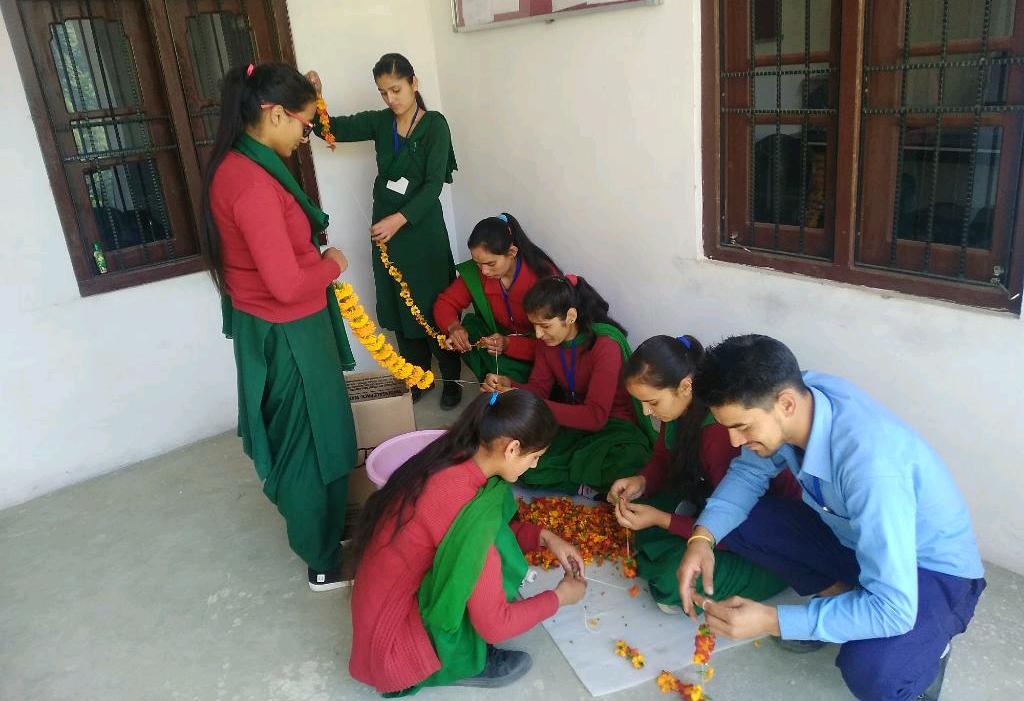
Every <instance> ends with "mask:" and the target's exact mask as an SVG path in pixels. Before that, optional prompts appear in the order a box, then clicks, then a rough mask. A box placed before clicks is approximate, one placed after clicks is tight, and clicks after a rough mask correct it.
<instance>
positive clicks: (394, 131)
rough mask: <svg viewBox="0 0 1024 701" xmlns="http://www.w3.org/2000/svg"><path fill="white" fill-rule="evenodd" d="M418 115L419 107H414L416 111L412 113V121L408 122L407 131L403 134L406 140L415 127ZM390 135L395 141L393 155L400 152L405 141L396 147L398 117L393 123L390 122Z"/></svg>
mask: <svg viewBox="0 0 1024 701" xmlns="http://www.w3.org/2000/svg"><path fill="white" fill-rule="evenodd" d="M419 115H420V106H419V105H416V111H415V112H413V113H412V121H411V122H409V131H407V132H405V138H406V140H408V139H409V134H411V133H412V128H413V127H414V126H416V117H418V116H419ZM391 135H392V136H393V137H394V139H395V155H396V156H397V155H398V152H399V151H401V150H402V146H405V141H403V142H402V146H399V145H398V117H395V119H394V121H393V122H391Z"/></svg>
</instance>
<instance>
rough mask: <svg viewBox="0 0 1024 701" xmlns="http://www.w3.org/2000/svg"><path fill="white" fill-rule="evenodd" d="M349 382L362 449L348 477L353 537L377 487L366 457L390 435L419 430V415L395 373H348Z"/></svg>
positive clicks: (348, 522) (349, 521)
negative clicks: (356, 526) (369, 474)
mask: <svg viewBox="0 0 1024 701" xmlns="http://www.w3.org/2000/svg"><path fill="white" fill-rule="evenodd" d="M345 384H346V385H347V386H348V397H349V401H350V402H351V403H352V417H353V419H354V420H355V425H356V447H357V448H358V450H359V455H358V463H357V465H356V468H355V469H354V470H352V473H351V474H350V475H349V480H348V508H347V510H346V513H345V538H349V537H350V536H351V531H352V526H353V525H354V524H355V523H356V521H357V520H358V519H359V515H360V513H361V512H362V506H363V504H364V503H366V500H367V499H369V498H370V495H371V494H373V492H374V490H375V489H376V487H375V486H374V484H373V482H371V481H370V478H369V477H368V476H367V474H366V456H367V455H369V454H370V451H371V450H373V449H374V448H376V447H377V446H378V445H380V444H381V443H383V442H384V441H386V440H388V439H389V438H394V437H395V436H397V435H400V434H402V433H408V432H410V431H415V430H416V417H415V415H414V414H413V411H412V394H410V392H409V389H408V388H407V387H406V386H405V383H404V382H401V381H399V380H396V379H395V378H394V377H392V376H391V375H387V374H380V373H372V372H359V373H345Z"/></svg>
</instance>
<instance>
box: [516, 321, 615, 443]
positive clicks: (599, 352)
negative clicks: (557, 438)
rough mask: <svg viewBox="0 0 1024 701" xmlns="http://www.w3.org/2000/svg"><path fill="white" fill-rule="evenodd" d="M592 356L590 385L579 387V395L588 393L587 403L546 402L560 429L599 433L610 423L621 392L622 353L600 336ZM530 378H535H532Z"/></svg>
mask: <svg viewBox="0 0 1024 701" xmlns="http://www.w3.org/2000/svg"><path fill="white" fill-rule="evenodd" d="M590 355H591V357H592V358H593V362H594V369H593V371H592V372H591V373H590V386H589V387H586V388H583V387H577V388H576V391H577V393H579V392H580V391H581V390H583V389H585V390H586V393H587V400H586V401H585V402H584V403H583V404H563V403H561V402H553V401H551V400H550V399H547V400H546V401H547V405H548V407H550V409H551V413H553V414H554V415H555V419H556V420H557V421H558V425H559V426H565V427H566V428H578V429H580V430H582V431H600V430H601V429H602V428H604V425H605V424H606V423H608V415H609V414H611V412H612V403H613V402H614V401H615V393H616V392H617V391H618V389H619V374H620V373H621V372H622V351H621V350H620V349H619V346H618V344H617V343H615V341H613V340H611V339H610V338H606V337H604V336H598V337H597V341H595V343H594V346H593V348H591V349H590ZM534 367H536V365H534ZM530 379H531V380H532V379H533V378H532V376H531V378H530Z"/></svg>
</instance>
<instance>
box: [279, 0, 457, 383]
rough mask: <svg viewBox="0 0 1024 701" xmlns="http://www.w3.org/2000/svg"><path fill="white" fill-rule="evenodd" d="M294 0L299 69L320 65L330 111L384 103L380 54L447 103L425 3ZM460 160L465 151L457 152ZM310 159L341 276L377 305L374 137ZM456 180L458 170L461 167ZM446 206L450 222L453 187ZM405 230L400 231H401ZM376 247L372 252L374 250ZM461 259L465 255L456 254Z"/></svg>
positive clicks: (364, 364) (363, 363) (437, 102)
mask: <svg viewBox="0 0 1024 701" xmlns="http://www.w3.org/2000/svg"><path fill="white" fill-rule="evenodd" d="M327 7H328V6H327V5H324V4H323V3H314V2H308V1H302V2H300V1H297V0H291V2H289V3H288V13H289V16H290V18H291V24H292V37H293V39H294V42H295V53H296V59H297V61H298V65H299V69H300V70H301V71H303V72H306V71H308V70H310V69H315V70H316V71H317V73H319V74H320V77H321V79H322V80H323V84H324V100H325V101H326V102H327V107H328V109H329V110H330V112H331V113H332V114H350V113H352V112H358V111H360V110H368V109H382V108H383V107H384V103H383V102H381V99H380V96H379V95H378V94H377V87H376V85H374V82H373V76H372V75H371V72H370V71H371V69H372V68H373V65H374V64H375V63H376V62H377V59H379V58H380V57H381V55H383V54H385V53H390V52H397V53H400V54H403V55H404V56H405V57H406V58H408V59H409V61H410V62H411V63H412V65H413V67H414V68H415V70H416V75H417V78H418V79H419V84H420V93H421V94H422V95H423V99H424V100H425V101H426V103H427V107H428V108H429V109H432V110H443V106H442V103H441V95H440V90H439V89H438V72H437V65H436V62H435V59H434V41H433V34H432V33H431V31H430V23H429V15H428V12H427V4H426V3H425V2H411V1H410V0H364V1H362V2H345V3H336V4H334V5H330V7H329V10H326V11H327V14H326V15H325V8H327ZM456 156H457V157H459V159H460V164H461V156H462V152H461V151H457V152H456ZM313 161H314V163H315V165H316V174H317V183H318V184H319V186H320V198H321V203H322V205H323V208H324V210H325V211H326V212H328V213H329V214H330V215H331V226H330V228H329V229H328V232H327V233H328V236H329V238H330V242H331V244H332V245H336V246H338V247H339V248H341V249H342V250H343V251H344V252H345V255H346V256H348V259H349V271H348V272H347V273H346V274H345V275H344V279H345V280H347V281H349V282H351V283H352V284H353V285H354V286H355V288H356V291H357V292H358V294H359V295H360V297H361V298H362V301H363V303H364V304H365V306H366V308H367V309H371V310H372V309H373V308H374V302H375V295H374V289H373V273H372V272H371V269H370V256H371V255H372V254H375V253H376V250H377V249H376V247H371V245H370V238H369V236H370V235H369V228H370V213H371V211H372V196H371V191H372V188H373V179H374V176H375V175H376V173H377V167H376V162H375V160H374V150H373V144H372V143H371V142H368V141H367V142H362V143H354V144H338V149H337V150H336V151H334V152H333V153H332V152H331V151H330V150H328V149H327V147H326V146H324V145H323V144H322V143H318V142H316V140H314V143H313ZM455 177H456V179H457V180H458V179H459V174H458V173H456V175H455ZM441 206H442V209H443V210H444V213H445V219H446V221H447V222H448V233H449V236H452V237H455V235H456V232H455V231H454V229H453V226H452V224H453V217H452V205H451V192H450V189H449V187H447V186H446V187H445V189H444V190H443V191H442V193H441ZM399 235H401V232H399ZM371 248H372V251H371ZM457 260H461V258H457ZM352 351H353V353H355V355H356V360H357V362H358V363H359V365H360V369H362V368H367V369H369V368H371V367H376V366H375V364H374V362H373V360H372V359H371V358H370V356H369V354H368V353H366V351H365V350H364V349H363V347H362V346H360V345H359V344H358V343H353V344H352Z"/></svg>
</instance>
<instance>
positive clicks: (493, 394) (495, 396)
mask: <svg viewBox="0 0 1024 701" xmlns="http://www.w3.org/2000/svg"><path fill="white" fill-rule="evenodd" d="M497 403H498V393H497V392H491V398H490V400H488V402H487V406H494V405H495V404H497Z"/></svg>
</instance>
